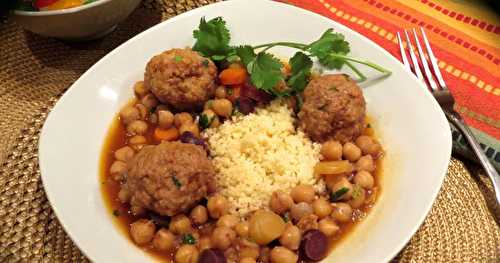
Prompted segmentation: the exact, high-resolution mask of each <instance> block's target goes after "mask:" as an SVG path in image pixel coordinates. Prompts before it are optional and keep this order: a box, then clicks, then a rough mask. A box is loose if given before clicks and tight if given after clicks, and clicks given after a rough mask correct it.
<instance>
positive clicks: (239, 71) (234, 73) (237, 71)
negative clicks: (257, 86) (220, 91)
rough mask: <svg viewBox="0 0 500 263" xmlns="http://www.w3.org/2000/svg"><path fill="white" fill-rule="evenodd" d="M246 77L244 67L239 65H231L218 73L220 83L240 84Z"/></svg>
mask: <svg viewBox="0 0 500 263" xmlns="http://www.w3.org/2000/svg"><path fill="white" fill-rule="evenodd" d="M247 79H248V74H247V71H246V69H244V68H239V67H232V68H227V69H225V70H223V71H222V72H221V73H220V74H219V80H220V83H222V84H223V85H241V84H244V83H245V82H246V81H247Z"/></svg>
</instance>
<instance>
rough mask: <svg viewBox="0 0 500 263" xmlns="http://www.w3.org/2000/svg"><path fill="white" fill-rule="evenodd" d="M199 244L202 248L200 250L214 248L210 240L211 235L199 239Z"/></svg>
mask: <svg viewBox="0 0 500 263" xmlns="http://www.w3.org/2000/svg"><path fill="white" fill-rule="evenodd" d="M197 246H198V248H199V249H200V251H203V250H205V249H210V248H212V241H211V240H210V237H208V236H204V237H201V238H200V239H199V240H198V244H197Z"/></svg>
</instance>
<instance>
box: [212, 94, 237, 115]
mask: <svg viewBox="0 0 500 263" xmlns="http://www.w3.org/2000/svg"><path fill="white" fill-rule="evenodd" d="M212 109H213V110H214V112H215V113H217V115H219V116H222V117H225V118H228V117H229V116H231V114H232V113H233V104H232V103H231V101H229V100H227V99H217V100H214V102H213V105H212Z"/></svg>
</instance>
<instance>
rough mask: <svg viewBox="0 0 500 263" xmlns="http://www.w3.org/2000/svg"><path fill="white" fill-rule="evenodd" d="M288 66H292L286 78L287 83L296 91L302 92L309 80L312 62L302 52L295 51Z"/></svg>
mask: <svg viewBox="0 0 500 263" xmlns="http://www.w3.org/2000/svg"><path fill="white" fill-rule="evenodd" d="M289 63H290V67H291V68H292V75H291V77H290V78H289V79H288V81H287V84H288V86H289V87H290V88H292V89H293V90H294V91H296V92H302V91H303V90H304V89H305V88H306V86H307V83H308V81H309V76H310V75H311V69H312V65H313V62H312V60H311V59H310V58H309V56H307V55H306V54H304V53H303V52H300V51H299V52H297V53H295V55H294V56H293V57H292V58H290V62H289Z"/></svg>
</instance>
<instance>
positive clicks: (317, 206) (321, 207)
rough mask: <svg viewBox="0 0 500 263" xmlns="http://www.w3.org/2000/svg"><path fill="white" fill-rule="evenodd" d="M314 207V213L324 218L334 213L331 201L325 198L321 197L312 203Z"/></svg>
mask: <svg viewBox="0 0 500 263" xmlns="http://www.w3.org/2000/svg"><path fill="white" fill-rule="evenodd" d="M312 207H313V210H314V213H315V214H316V215H317V216H318V217H319V218H324V217H327V216H329V215H330V214H331V213H332V206H331V205H330V202H328V201H327V200H326V199H325V198H323V197H320V198H318V199H316V200H314V202H313V203H312Z"/></svg>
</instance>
